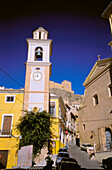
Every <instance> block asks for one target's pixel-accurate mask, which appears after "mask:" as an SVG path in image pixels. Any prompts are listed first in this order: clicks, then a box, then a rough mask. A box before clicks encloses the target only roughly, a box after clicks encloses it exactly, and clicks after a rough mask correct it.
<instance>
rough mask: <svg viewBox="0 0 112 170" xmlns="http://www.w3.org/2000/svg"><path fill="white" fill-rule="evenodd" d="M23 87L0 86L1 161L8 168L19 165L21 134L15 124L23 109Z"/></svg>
mask: <svg viewBox="0 0 112 170" xmlns="http://www.w3.org/2000/svg"><path fill="white" fill-rule="evenodd" d="M23 92H24V90H23V89H20V90H14V89H5V88H4V87H1V88H0V126H1V130H0V162H1V163H2V164H3V165H4V166H5V167H6V168H12V166H16V165H17V155H16V151H17V144H18V142H19V137H20V136H19V135H18V134H17V132H16V131H15V125H16V123H17V121H18V119H19V117H20V116H21V113H22V109H23Z"/></svg>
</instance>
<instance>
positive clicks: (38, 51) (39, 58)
mask: <svg viewBox="0 0 112 170" xmlns="http://www.w3.org/2000/svg"><path fill="white" fill-rule="evenodd" d="M42 57H43V49H42V47H37V48H36V49H35V61H42Z"/></svg>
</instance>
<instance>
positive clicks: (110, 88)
mask: <svg viewBox="0 0 112 170" xmlns="http://www.w3.org/2000/svg"><path fill="white" fill-rule="evenodd" d="M108 89H109V97H111V96H112V84H111V85H110V86H109V87H108Z"/></svg>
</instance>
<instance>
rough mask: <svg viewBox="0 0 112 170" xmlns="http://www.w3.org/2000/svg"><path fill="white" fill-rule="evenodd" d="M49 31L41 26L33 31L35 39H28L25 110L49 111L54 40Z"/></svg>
mask: <svg viewBox="0 0 112 170" xmlns="http://www.w3.org/2000/svg"><path fill="white" fill-rule="evenodd" d="M47 38H48V32H47V31H46V30H45V29H43V28H42V27H39V28H38V29H36V30H35V31H34V32H33V39H27V45H28V57H27V62H26V78H25V92H24V107H23V109H24V110H27V111H43V110H46V111H47V112H49V78H50V75H51V63H50V56H51V53H52V40H50V39H47Z"/></svg>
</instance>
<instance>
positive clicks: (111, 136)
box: [105, 128, 112, 151]
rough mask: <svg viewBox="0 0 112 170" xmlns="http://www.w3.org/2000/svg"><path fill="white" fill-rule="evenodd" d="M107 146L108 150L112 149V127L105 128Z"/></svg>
mask: <svg viewBox="0 0 112 170" xmlns="http://www.w3.org/2000/svg"><path fill="white" fill-rule="evenodd" d="M105 138H106V147H107V151H109V150H111V149H112V132H111V129H110V128H106V129H105Z"/></svg>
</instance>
